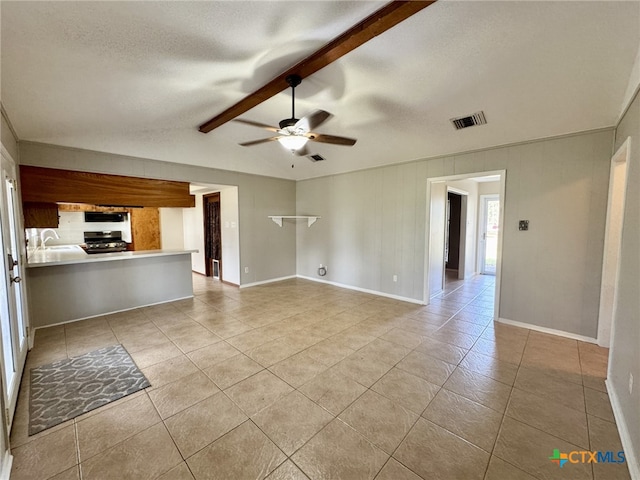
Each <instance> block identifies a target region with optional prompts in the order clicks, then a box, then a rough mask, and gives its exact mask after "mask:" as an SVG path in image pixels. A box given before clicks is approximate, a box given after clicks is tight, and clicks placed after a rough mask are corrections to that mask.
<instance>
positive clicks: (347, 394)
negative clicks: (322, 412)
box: [298, 369, 367, 415]
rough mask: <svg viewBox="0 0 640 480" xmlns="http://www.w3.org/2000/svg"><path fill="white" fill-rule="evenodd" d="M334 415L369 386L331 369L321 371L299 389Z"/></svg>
mask: <svg viewBox="0 0 640 480" xmlns="http://www.w3.org/2000/svg"><path fill="white" fill-rule="evenodd" d="M298 390H299V391H300V392H302V393H303V394H304V395H306V396H307V397H308V398H310V399H311V400H313V401H314V402H316V403H317V404H318V405H320V406H321V407H323V408H325V409H327V410H328V411H329V412H331V413H333V414H334V415H338V414H339V413H340V412H342V411H343V410H344V409H345V408H347V407H348V406H349V405H350V404H351V403H353V402H354V401H355V400H356V399H357V398H358V397H359V396H360V395H362V394H363V393H364V392H365V391H366V390H367V388H366V387H364V386H363V385H361V384H359V383H358V382H356V381H355V380H353V379H351V378H350V377H347V376H345V375H342V374H340V373H338V372H337V371H336V370H334V369H331V370H328V371H326V372H324V373H321V374H320V375H318V376H317V377H315V378H313V379H312V380H311V381H309V382H308V383H306V384H304V385H303V386H302V387H300V388H299V389H298Z"/></svg>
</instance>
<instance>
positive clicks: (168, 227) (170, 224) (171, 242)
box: [159, 208, 184, 250]
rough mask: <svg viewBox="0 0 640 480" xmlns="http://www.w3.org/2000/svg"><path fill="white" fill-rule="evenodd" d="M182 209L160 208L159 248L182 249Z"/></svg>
mask: <svg viewBox="0 0 640 480" xmlns="http://www.w3.org/2000/svg"><path fill="white" fill-rule="evenodd" d="M182 210H183V209H182V208H160V209H159V211H160V248H162V249H163V250H183V249H184V222H183V218H182Z"/></svg>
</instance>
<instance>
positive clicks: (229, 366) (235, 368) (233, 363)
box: [204, 354, 264, 390]
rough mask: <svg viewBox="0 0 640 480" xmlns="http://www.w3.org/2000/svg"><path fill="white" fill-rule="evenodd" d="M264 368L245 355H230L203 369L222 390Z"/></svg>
mask: <svg viewBox="0 0 640 480" xmlns="http://www.w3.org/2000/svg"><path fill="white" fill-rule="evenodd" d="M261 370H264V367H263V366H262V365H260V364H259V363H257V362H254V361H253V360H251V359H250V358H249V357H247V356H246V355H243V354H240V355H236V356H235V357H231V358H229V359H227V360H224V361H222V362H220V363H216V364H215V365H214V366H212V367H209V368H207V369H206V370H204V373H205V374H206V375H207V376H208V377H209V378H210V379H211V380H213V382H214V383H215V384H216V385H217V386H218V387H219V388H220V389H221V390H224V389H226V388H229V387H230V386H232V385H235V384H236V383H238V382H241V381H242V380H244V379H245V378H248V377H250V376H251V375H254V374H256V373H258V372H259V371H261Z"/></svg>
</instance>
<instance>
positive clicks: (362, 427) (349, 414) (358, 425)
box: [338, 390, 418, 455]
mask: <svg viewBox="0 0 640 480" xmlns="http://www.w3.org/2000/svg"><path fill="white" fill-rule="evenodd" d="M338 418H340V420H342V421H343V422H345V423H346V424H347V425H349V426H351V427H353V428H354V429H355V430H357V431H358V432H359V433H361V434H362V435H363V436H364V437H365V438H367V439H368V440H369V441H370V442H371V443H373V444H374V445H376V446H377V447H379V448H381V449H382V450H384V451H385V452H387V453H388V454H389V455H391V454H392V453H393V451H394V450H395V449H396V447H397V446H398V445H399V444H400V442H401V441H402V439H403V438H404V437H405V435H406V434H407V432H408V431H409V430H410V429H411V427H412V426H413V424H414V423H415V422H416V420H418V415H417V414H415V413H413V412H410V411H408V410H405V409H404V408H402V407H401V406H399V405H397V404H395V403H394V402H392V401H391V400H389V399H388V398H386V397H383V396H382V395H380V394H378V393H375V392H373V391H371V390H369V391H367V392H365V393H364V394H363V395H362V396H361V397H360V398H358V399H357V400H356V401H355V402H353V403H352V404H351V405H350V406H349V407H347V409H346V410H344V411H343V412H342V413H341V414H340V416H339V417H338Z"/></svg>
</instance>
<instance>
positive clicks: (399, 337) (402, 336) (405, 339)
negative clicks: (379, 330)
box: [380, 328, 424, 348]
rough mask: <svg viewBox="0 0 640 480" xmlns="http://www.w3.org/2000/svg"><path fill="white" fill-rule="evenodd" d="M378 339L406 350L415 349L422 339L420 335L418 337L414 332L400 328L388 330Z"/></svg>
mask: <svg viewBox="0 0 640 480" xmlns="http://www.w3.org/2000/svg"><path fill="white" fill-rule="evenodd" d="M380 338H381V339H383V340H387V341H388V342H393V343H397V344H398V345H402V346H403V347H407V348H416V347H417V346H418V345H420V343H421V342H422V340H423V339H424V337H423V336H422V335H418V334H417V333H416V332H412V331H409V330H403V329H401V328H394V329H392V330H389V331H388V332H387V333H385V334H384V335H381V336H380Z"/></svg>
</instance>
